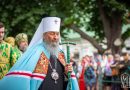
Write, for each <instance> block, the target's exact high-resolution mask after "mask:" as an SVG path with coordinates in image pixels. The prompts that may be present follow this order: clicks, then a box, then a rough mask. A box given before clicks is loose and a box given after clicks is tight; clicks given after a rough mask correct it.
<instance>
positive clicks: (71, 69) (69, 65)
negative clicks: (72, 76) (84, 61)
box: [65, 63, 73, 74]
mask: <svg viewBox="0 0 130 90" xmlns="http://www.w3.org/2000/svg"><path fill="white" fill-rule="evenodd" d="M72 71H73V66H72V63H70V64H66V65H65V73H66V74H67V73H68V72H72Z"/></svg>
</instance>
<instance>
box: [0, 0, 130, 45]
mask: <svg viewBox="0 0 130 90" xmlns="http://www.w3.org/2000/svg"><path fill="white" fill-rule="evenodd" d="M0 1H1V3H0V13H1V15H0V18H1V21H2V22H3V23H4V24H5V26H6V29H7V33H6V34H7V36H15V35H16V34H18V33H20V32H25V33H27V34H28V36H29V38H31V37H32V35H33V34H34V32H35V30H36V28H37V26H38V24H39V22H40V20H41V19H42V16H43V14H47V15H50V16H59V17H61V18H62V28H61V35H62V37H63V38H65V39H66V38H68V37H66V35H67V33H65V32H64V30H67V32H68V33H69V31H70V30H72V27H71V25H75V26H76V27H77V28H78V30H81V31H82V29H84V30H86V32H88V31H91V32H94V33H95V35H94V36H93V37H92V36H90V37H91V38H94V39H95V40H96V41H97V43H101V42H102V41H103V40H104V39H105V38H106V37H107V35H108V34H109V33H110V34H111V33H112V31H111V30H110V31H109V32H108V31H107V33H106V31H105V29H104V27H105V26H104V24H103V20H102V18H101V13H100V10H99V7H100V5H99V1H100V2H101V3H102V5H101V7H102V8H103V10H104V14H105V16H106V19H107V20H108V23H110V25H112V20H113V19H114V18H115V17H116V16H115V17H114V18H113V16H114V14H115V13H116V14H115V15H117V16H120V19H121V21H122V23H126V19H127V18H126V14H127V13H129V7H128V6H126V5H125V4H124V3H120V2H119V0H66V1H65V0H33V1H32V0H28V1H27V0H0ZM117 22H118V21H117ZM122 23H121V25H122ZM86 32H84V33H85V34H84V35H87V34H86ZM127 32H130V30H128V31H127ZM77 33H79V34H80V32H77ZM80 35H82V34H80ZM88 36H89V35H88ZM127 36H128V35H127ZM81 37H82V36H81ZM83 38H84V37H83ZM125 38H127V37H125ZM125 38H123V39H125ZM89 39H90V38H89ZM90 41H91V40H90Z"/></svg>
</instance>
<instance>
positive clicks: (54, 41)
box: [43, 32, 60, 46]
mask: <svg viewBox="0 0 130 90" xmlns="http://www.w3.org/2000/svg"><path fill="white" fill-rule="evenodd" d="M59 38H60V34H59V32H46V33H44V37H43V40H44V41H45V42H46V43H48V44H51V45H52V46H56V45H58V44H59Z"/></svg>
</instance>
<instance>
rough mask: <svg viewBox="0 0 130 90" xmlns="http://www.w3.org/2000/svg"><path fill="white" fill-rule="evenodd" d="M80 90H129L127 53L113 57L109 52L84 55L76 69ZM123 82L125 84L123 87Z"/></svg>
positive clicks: (129, 57)
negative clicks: (126, 77)
mask: <svg viewBox="0 0 130 90" xmlns="http://www.w3.org/2000/svg"><path fill="white" fill-rule="evenodd" d="M76 70H77V71H76V72H77V73H76V75H77V79H78V83H79V87H80V90H129V84H128V83H129V79H128V81H127V80H126V82H125V81H123V80H122V79H121V77H122V75H123V74H126V75H128V76H129V75H130V56H129V53H127V52H122V54H115V55H113V54H112V53H111V52H109V53H104V54H103V55H101V54H98V53H93V54H91V55H90V54H88V55H85V56H84V57H83V58H82V59H81V61H80V62H79V63H77V67H76ZM123 82H124V83H127V84H126V87H123V86H122V85H123Z"/></svg>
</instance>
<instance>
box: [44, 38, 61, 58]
mask: <svg viewBox="0 0 130 90" xmlns="http://www.w3.org/2000/svg"><path fill="white" fill-rule="evenodd" d="M43 41H44V42H45V47H46V49H47V50H48V52H49V53H50V54H51V55H55V56H56V57H58V52H59V42H48V41H46V40H43Z"/></svg>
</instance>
